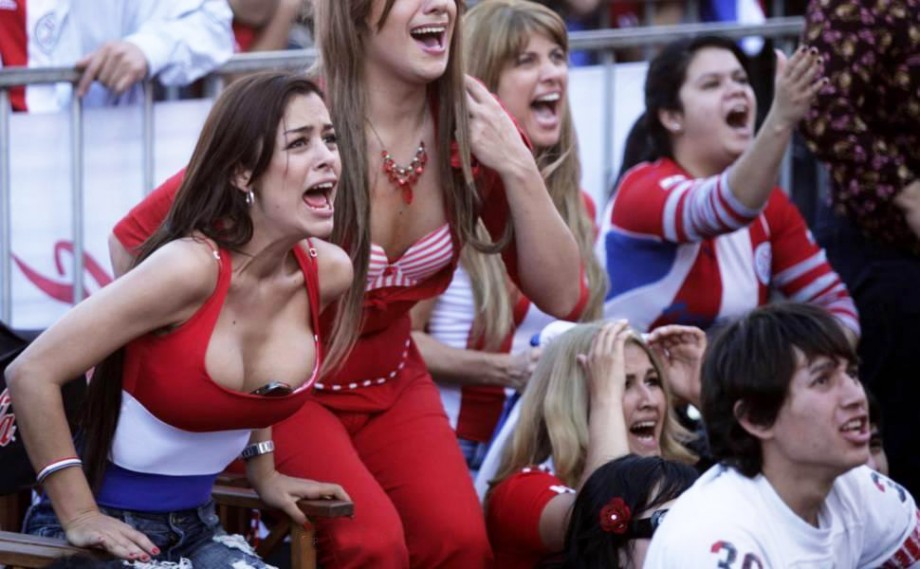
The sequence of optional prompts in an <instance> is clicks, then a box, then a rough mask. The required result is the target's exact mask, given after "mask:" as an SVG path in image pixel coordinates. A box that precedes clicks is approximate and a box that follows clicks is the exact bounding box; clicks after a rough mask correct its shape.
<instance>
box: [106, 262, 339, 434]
mask: <svg viewBox="0 0 920 569" xmlns="http://www.w3.org/2000/svg"><path fill="white" fill-rule="evenodd" d="M293 251H294V256H295V257H296V259H297V262H298V264H299V265H300V268H301V270H302V271H303V273H304V281H305V285H306V288H307V297H308V299H309V304H310V316H311V322H312V325H313V338H314V341H315V343H316V361H315V364H314V366H313V371H312V373H311V376H310V378H309V379H308V380H307V381H305V382H304V383H303V385H301V386H300V387H299V388H298V389H297V390H296V391H294V392H293V393H291V394H289V395H285V396H279V397H264V396H260V395H251V394H248V393H242V392H239V391H234V390H232V389H228V388H226V387H223V386H221V385H220V384H218V383H216V382H215V381H214V380H213V379H211V377H210V376H209V375H208V372H207V370H206V369H205V354H206V352H207V349H208V343H209V342H210V339H211V334H212V333H213V331H214V326H215V324H216V323H217V317H218V315H219V314H220V311H221V308H222V307H223V304H224V299H225V298H226V296H227V291H228V290H229V288H230V276H231V273H232V268H233V267H232V264H231V259H230V254H229V252H227V251H224V250H220V252H219V256H220V270H219V274H218V280H217V287H216V288H215V290H214V293H213V294H212V295H211V297H210V298H208V299H207V300H206V301H205V303H204V304H203V305H202V306H201V308H200V309H198V311H197V312H196V313H195V314H194V315H192V317H191V318H189V319H188V320H187V321H186V322H184V323H183V324H182V325H181V326H179V327H178V328H176V329H175V330H173V331H172V332H170V333H169V334H167V335H164V336H158V335H155V334H146V335H144V336H141V337H140V338H137V339H135V340H134V341H132V342H130V343H129V344H128V345H127V346H125V364H124V374H123V388H124V390H125V391H127V392H128V393H130V394H131V395H132V396H133V397H134V398H135V399H137V400H138V401H139V402H140V403H141V404H142V405H143V406H144V408H146V409H147V410H148V411H149V412H150V413H152V414H153V415H154V416H156V417H157V418H158V419H159V420H161V421H163V422H165V423H167V424H169V425H171V426H173V427H176V428H178V429H182V430H186V431H193V432H207V431H225V430H232V429H261V428H265V427H268V426H271V425H272V424H274V423H277V422H279V421H281V420H283V419H286V418H287V417H288V416H290V415H292V414H293V413H294V412H296V411H297V410H298V409H299V408H300V407H301V405H303V403H304V401H305V400H306V398H307V396H308V395H309V394H310V393H311V389H309V388H310V386H312V385H313V382H314V381H315V380H316V377H317V372H318V370H319V368H320V363H321V361H322V352H321V344H320V341H319V312H320V304H319V278H318V275H317V267H316V259H315V254H316V253H315V250H314V249H313V248H312V247H311V248H310V255H309V256H308V255H307V253H305V252H304V251H303V250H302V248H301V247H299V246H298V247H295V248H294V249H293Z"/></svg>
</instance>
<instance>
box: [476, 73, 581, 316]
mask: <svg viewBox="0 0 920 569" xmlns="http://www.w3.org/2000/svg"><path fill="white" fill-rule="evenodd" d="M466 93H467V101H468V104H469V111H470V133H471V136H470V142H471V146H472V150H473V153H474V154H475V156H476V159H477V160H478V161H479V162H480V163H481V164H482V165H483V166H485V167H487V168H489V169H490V170H492V171H494V172H495V173H496V174H497V175H498V177H499V178H500V180H501V183H502V185H503V186H504V192H505V197H506V199H507V203H508V216H509V218H510V221H511V223H512V225H513V227H514V234H515V247H516V258H515V262H514V263H513V265H514V266H513V267H509V273H511V274H512V275H513V276H514V275H516V276H517V278H518V280H519V282H518V283H517V284H518V285H519V287H520V289H521V291H522V292H523V293H524V295H525V296H526V297H527V298H529V299H531V300H532V301H533V302H534V303H535V304H536V305H537V306H539V307H540V309H541V310H543V311H544V312H547V313H548V314H552V315H553V316H556V317H558V318H565V317H567V316H570V315H571V313H572V312H573V311H575V310H576V309H577V306H578V305H579V304H583V303H584V299H583V298H582V297H583V296H584V291H585V288H584V278H583V274H582V267H581V261H580V255H579V252H578V245H577V244H576V242H575V238H574V237H573V236H572V233H571V231H569V228H568V227H567V226H566V225H565V222H564V221H563V220H562V217H561V216H560V215H559V213H558V212H557V211H556V208H555V206H554V205H553V202H552V199H550V196H549V192H547V190H546V185H545V184H544V182H543V177H542V176H541V175H540V171H539V170H538V169H537V165H536V163H535V162H534V158H533V155H532V154H531V152H530V149H528V148H527V145H526V144H524V142H523V140H522V139H521V135H520V134H519V132H518V129H517V128H516V127H515V125H514V121H513V120H512V119H511V117H510V116H508V113H506V112H505V111H504V109H502V107H501V105H500V104H499V102H498V101H497V100H496V99H495V97H494V96H493V95H492V94H491V93H489V92H488V90H486V88H485V87H483V86H482V84H480V83H479V82H478V81H476V80H475V79H473V78H471V77H469V76H467V78H466ZM484 215H485V212H484ZM490 229H491V228H490Z"/></svg>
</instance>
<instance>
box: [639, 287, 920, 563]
mask: <svg viewBox="0 0 920 569" xmlns="http://www.w3.org/2000/svg"><path fill="white" fill-rule="evenodd" d="M855 361H856V356H855V353H854V352H853V349H852V347H851V346H850V344H849V343H848V342H847V339H846V337H845V336H844V335H843V333H842V332H841V329H840V326H839V325H838V324H837V323H836V321H835V320H834V319H833V318H832V317H831V316H830V315H829V314H827V313H826V312H824V311H823V310H822V309H821V308H818V307H814V306H810V305H802V304H791V303H790V304H779V305H772V306H767V307H763V308H760V309H757V310H754V311H752V312H751V313H750V314H748V315H747V316H746V317H744V318H742V319H741V320H739V321H737V322H736V323H734V324H733V325H731V326H729V327H728V328H727V329H726V330H725V331H724V332H723V334H722V335H721V336H720V337H719V338H718V339H717V340H716V341H715V342H714V343H713V344H712V346H711V348H710V351H709V353H708V354H707V356H706V361H705V363H704V366H703V416H704V418H705V420H706V426H707V430H708V433H709V439H710V445H711V448H712V452H713V455H714V457H715V458H716V459H717V460H718V464H717V465H716V466H714V467H712V468H711V469H710V470H709V471H707V472H706V473H705V474H704V475H703V476H702V477H701V478H700V480H699V481H698V482H697V483H696V484H695V485H694V486H693V487H692V488H691V489H690V490H688V491H687V492H686V493H685V494H684V495H683V496H681V497H680V499H679V500H678V501H677V503H676V504H675V505H674V507H673V508H671V510H670V512H669V513H668V516H667V517H666V518H665V521H664V523H663V524H662V526H661V527H660V528H659V530H658V532H657V533H656V534H655V537H654V539H653V540H652V544H651V548H650V550H649V555H648V557H647V559H646V564H645V567H646V568H654V569H657V568H665V567H668V568H670V567H674V568H677V567H680V568H685V567H712V568H720V569H722V568H726V569H731V568H737V569H742V568H743V569H754V568H760V569H766V568H768V567H776V568H779V567H782V568H789V567H835V568H854V567H886V568H889V567H892V568H893V567H920V531H918V527H917V509H916V506H915V504H914V500H913V498H912V497H911V495H910V494H909V493H908V492H907V491H906V490H904V488H903V487H901V486H900V485H898V484H896V483H894V482H892V481H891V480H889V479H888V478H886V477H885V476H883V475H881V474H879V473H877V472H874V471H872V470H871V469H869V468H868V467H867V466H865V464H866V461H867V460H868V458H869V438H870V431H869V415H868V408H867V403H866V395H865V391H864V390H863V387H862V385H861V384H860V383H859V380H858V379H857V378H856V375H855V366H854V363H855Z"/></svg>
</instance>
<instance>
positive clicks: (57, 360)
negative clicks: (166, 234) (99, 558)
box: [6, 240, 218, 559]
mask: <svg viewBox="0 0 920 569" xmlns="http://www.w3.org/2000/svg"><path fill="white" fill-rule="evenodd" d="M217 269H218V267H217V264H216V263H215V261H214V258H213V255H212V254H211V251H210V249H209V248H208V247H207V246H206V245H204V244H202V243H193V242H191V241H186V240H183V241H179V242H174V243H171V244H169V245H166V246H164V247H163V248H161V249H160V250H158V251H157V252H156V253H155V254H154V255H152V256H151V257H150V258H149V259H148V260H147V261H145V262H144V263H142V264H141V265H140V266H138V267H137V268H136V269H135V270H133V271H131V272H130V273H128V274H127V275H125V276H124V277H123V278H121V279H118V280H116V281H114V282H113V283H111V284H109V285H108V286H106V287H105V288H103V289H102V290H100V291H98V292H96V293H95V294H93V295H92V296H91V297H89V298H87V299H86V300H84V301H83V302H81V303H80V304H78V305H77V306H75V307H74V308H73V309H72V310H70V311H69V312H68V313H67V314H65V315H64V316H63V317H62V318H61V319H60V320H59V321H58V322H57V323H55V324H54V325H53V326H52V327H51V328H49V329H48V330H47V331H45V332H44V333H43V334H42V335H41V336H39V337H38V338H37V339H36V340H35V341H34V342H32V344H31V345H30V346H29V347H28V348H27V349H26V350H25V351H24V352H23V353H22V354H21V355H20V356H19V357H18V358H17V359H16V360H15V361H14V362H13V363H12V364H11V365H10V366H9V367H8V368H7V371H6V380H7V384H8V386H9V389H10V395H11V397H12V399H13V402H14V404H15V405H16V414H17V420H18V421H19V428H20V433H22V436H23V441H24V442H25V445H26V450H27V451H28V454H29V458H30V460H31V461H32V464H33V466H34V467H35V470H36V472H40V471H41V470H42V469H44V468H45V467H47V466H48V465H50V464H53V463H56V462H58V461H60V460H62V459H65V458H69V457H75V456H76V451H75V448H74V445H73V441H72V435H71V433H70V430H69V427H68V425H67V419H66V417H65V414H64V407H63V402H62V401H61V397H60V387H61V386H62V385H63V384H64V383H66V382H67V381H68V380H69V379H70V378H73V377H76V376H78V375H80V374H83V373H85V372H86V371H87V370H88V369H89V368H91V367H92V366H94V365H96V364H97V363H99V362H100V361H102V360H103V359H104V358H105V357H106V356H108V355H109V354H111V353H113V352H114V351H116V350H117V349H119V348H121V347H122V346H124V345H125V344H126V343H128V342H129V341H130V340H132V339H133V338H136V337H138V336H141V335H143V334H145V333H147V332H151V331H154V330H158V329H162V328H164V327H167V326H170V325H172V324H175V323H177V322H181V321H184V320H185V319H187V318H189V317H190V316H191V315H192V314H193V313H194V311H195V310H197V308H198V306H200V304H201V303H202V302H203V301H204V299H205V298H207V296H208V295H209V294H210V293H211V291H212V290H213V288H214V285H215V283H216V281H217ZM42 485H43V488H44V490H45V491H46V492H47V493H48V495H49V497H50V498H51V502H52V505H53V506H54V510H55V513H56V514H57V517H58V519H59V520H60V522H61V525H62V526H63V528H64V530H65V531H66V534H67V538H68V540H69V541H70V542H71V543H73V544H75V545H80V546H92V547H99V548H103V549H106V550H107V551H109V552H110V553H112V554H114V555H117V556H119V557H124V558H134V559H141V558H143V557H144V556H146V555H156V554H157V552H156V551H155V549H156V548H155V547H154V545H153V544H152V543H151V542H150V541H149V540H148V539H147V538H146V537H145V536H143V534H141V533H139V532H137V531H135V530H133V529H131V528H130V527H129V526H127V525H125V524H123V523H122V522H120V521H117V520H115V519H113V518H109V517H107V516H104V515H102V514H101V513H100V512H99V509H98V507H97V506H96V503H95V500H94V498H93V494H92V491H91V490H90V487H89V484H88V483H87V481H86V478H85V476H84V475H83V471H82V469H80V468H67V469H64V470H60V471H57V472H55V473H53V474H50V475H49V476H48V477H47V478H46V479H45V480H44V481H43V484H42Z"/></svg>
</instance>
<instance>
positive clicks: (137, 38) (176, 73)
mask: <svg viewBox="0 0 920 569" xmlns="http://www.w3.org/2000/svg"><path fill="white" fill-rule="evenodd" d="M232 17H233V14H232V12H231V11H230V6H229V4H227V0H127V1H126V0H93V1H92V2H89V1H78V0H0V68H4V67H71V66H73V67H75V68H77V69H78V70H81V71H83V76H82V77H81V79H80V81H79V82H78V83H77V84H76V85H75V86H74V87H73V89H72V88H71V85H70V83H50V84H33V85H29V86H27V87H25V88H23V87H16V88H14V89H12V91H11V95H10V100H11V102H12V107H13V110H16V111H28V112H31V113H36V112H56V111H60V110H63V109H66V108H67V105H68V104H69V103H70V99H71V95H72V93H73V92H74V91H75V92H76V94H77V96H79V97H82V98H83V103H84V104H85V105H87V106H112V105H124V104H133V103H137V102H139V101H141V100H143V98H142V96H143V92H142V89H141V86H140V84H139V82H140V81H141V80H142V79H145V78H148V77H154V76H156V77H157V78H158V79H159V81H160V83H162V84H163V85H176V86H182V85H188V84H189V83H191V82H193V81H194V80H195V79H198V78H199V77H201V76H203V75H205V74H207V73H210V72H211V71H213V70H214V69H215V68H217V67H219V66H220V65H221V64H222V63H224V62H225V61H227V60H228V59H229V58H230V56H232V55H233V32H232V30H231V28H230V21H231V19H232Z"/></svg>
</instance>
